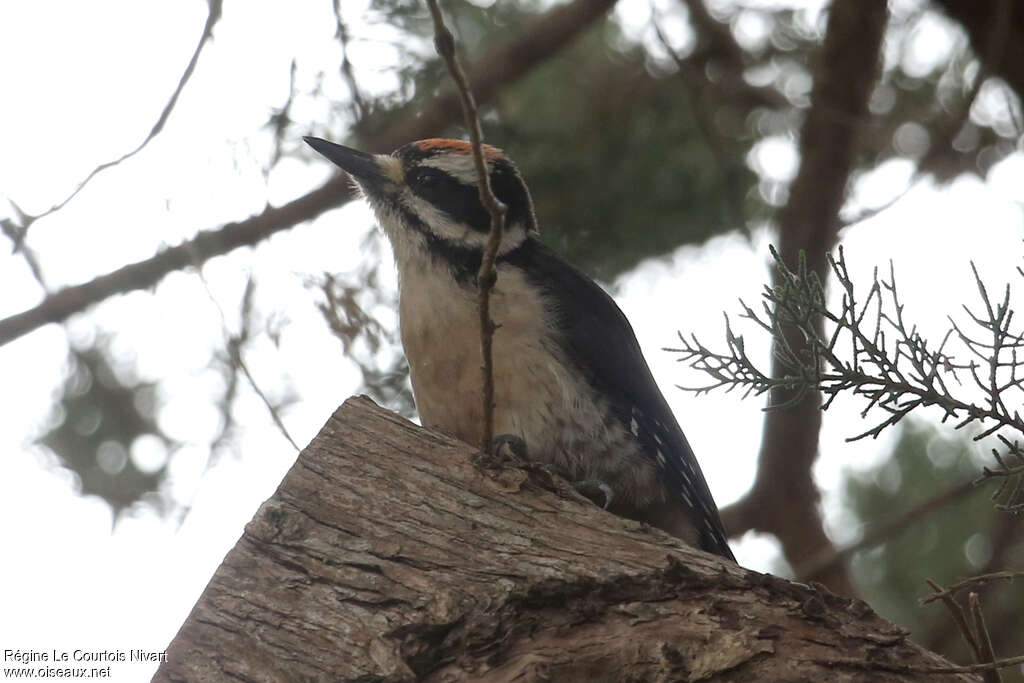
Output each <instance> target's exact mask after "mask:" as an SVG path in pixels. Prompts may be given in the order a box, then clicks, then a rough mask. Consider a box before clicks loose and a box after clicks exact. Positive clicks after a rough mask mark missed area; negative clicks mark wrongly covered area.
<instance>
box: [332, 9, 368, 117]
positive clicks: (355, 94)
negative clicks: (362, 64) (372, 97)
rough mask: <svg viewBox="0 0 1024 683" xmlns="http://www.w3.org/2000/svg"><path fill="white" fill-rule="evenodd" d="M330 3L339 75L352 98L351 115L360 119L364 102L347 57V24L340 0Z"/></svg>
mask: <svg viewBox="0 0 1024 683" xmlns="http://www.w3.org/2000/svg"><path fill="white" fill-rule="evenodd" d="M331 3H332V5H333V6H334V20H335V22H337V28H336V29H335V32H334V37H335V38H337V39H338V42H340V43H341V77H342V78H343V79H344V80H345V85H347V86H348V91H349V96H350V97H351V98H352V116H353V118H354V119H355V120H356V121H361V120H362V119H363V118H364V117H365V116H366V102H365V100H363V95H362V92H361V91H360V89H359V83H358V82H357V81H356V75H355V72H354V71H353V70H352V61H351V60H350V59H349V57H348V42H349V35H348V25H347V24H345V20H344V19H343V18H342V16H341V0H331Z"/></svg>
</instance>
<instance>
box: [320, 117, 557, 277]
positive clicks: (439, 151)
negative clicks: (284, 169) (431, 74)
mask: <svg viewBox="0 0 1024 683" xmlns="http://www.w3.org/2000/svg"><path fill="white" fill-rule="evenodd" d="M303 139H304V140H305V141H306V143H307V144H309V145H310V146H311V147H312V148H313V149H315V150H316V151H317V152H319V153H320V154H322V155H323V156H325V157H326V158H327V159H329V160H330V161H332V162H333V163H334V164H336V165H337V166H339V167H341V168H342V169H343V170H344V171H346V172H347V173H348V174H349V175H350V176H352V179H353V180H354V181H355V183H356V184H357V185H358V187H359V189H360V190H361V191H362V193H363V195H364V196H365V197H366V199H367V201H368V202H369V203H370V206H371V207H372V208H373V210H374V213H375V214H376V216H377V220H378V221H379V223H380V225H381V228H383V230H384V232H385V233H386V234H387V236H388V238H389V239H390V240H391V243H392V246H393V248H394V251H395V257H396V260H397V261H398V266H399V270H400V271H401V270H402V268H403V267H405V266H407V265H408V264H410V263H413V262H415V261H416V259H419V258H421V257H422V256H423V255H427V256H429V257H431V258H433V259H435V260H436V259H438V258H440V259H443V260H445V261H447V262H449V265H451V264H454V267H456V268H457V272H456V274H457V275H458V274H459V273H460V272H463V271H465V272H469V271H473V272H475V270H473V268H472V264H473V263H474V262H475V263H477V264H479V262H480V255H481V254H482V253H483V249H484V245H485V244H486V242H487V237H488V233H489V231H490V227H491V216H490V214H489V213H488V211H487V209H486V208H485V207H484V205H483V203H482V202H481V201H480V196H479V190H478V188H477V174H476V168H475V166H474V162H473V153H472V148H471V147H470V145H469V143H467V142H463V141H461V140H448V139H442V138H431V139H428V140H419V141H417V142H411V143H409V144H407V145H403V146H402V147H399V148H398V149H397V150H395V151H394V152H392V153H391V154H368V153H366V152H361V151H358V150H355V149H352V148H350V147H345V146H343V145H338V144H335V143H333V142H328V141H327V140H322V139H320V138H314V137H306V138H303ZM483 152H484V161H485V163H486V165H487V169H488V172H489V173H490V180H491V188H492V190H493V192H494V194H495V196H496V197H497V198H498V199H499V200H501V202H502V203H504V204H505V206H506V207H507V213H506V217H505V232H504V234H503V236H502V241H501V245H500V247H499V249H498V254H499V255H501V254H504V253H507V252H508V251H511V250H512V249H514V248H516V247H517V246H519V245H520V244H522V242H523V241H525V240H526V239H527V238H528V237H530V236H533V235H536V234H537V220H536V218H535V216H534V212H533V201H532V200H531V198H530V192H529V190H528V189H527V187H526V183H524V182H523V179H522V177H521V176H520V175H519V171H518V169H517V168H516V166H515V164H513V163H512V161H511V160H510V159H509V158H508V157H506V156H505V155H504V153H503V152H502V151H501V150H499V149H497V148H495V147H491V146H489V145H484V146H483Z"/></svg>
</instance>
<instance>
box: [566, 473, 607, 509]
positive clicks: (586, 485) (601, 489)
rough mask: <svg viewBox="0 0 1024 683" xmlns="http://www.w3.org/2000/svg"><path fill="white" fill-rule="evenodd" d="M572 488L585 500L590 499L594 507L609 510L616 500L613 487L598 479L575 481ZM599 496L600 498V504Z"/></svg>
mask: <svg viewBox="0 0 1024 683" xmlns="http://www.w3.org/2000/svg"><path fill="white" fill-rule="evenodd" d="M572 487H573V488H574V489H576V492H577V493H579V494H580V495H581V496H583V497H584V498H588V499H589V500H590V501H591V502H593V503H594V505H597V506H598V507H600V508H602V509H604V510H607V509H608V506H609V505H611V504H612V501H613V500H615V492H614V491H613V490H612V487H611V486H609V485H608V484H606V483H604V482H603V481H598V480H597V479H581V480H579V481H574V482H573V484H572ZM598 496H600V501H603V502H599V499H598Z"/></svg>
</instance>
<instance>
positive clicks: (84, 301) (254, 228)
mask: <svg viewBox="0 0 1024 683" xmlns="http://www.w3.org/2000/svg"><path fill="white" fill-rule="evenodd" d="M614 4H615V0H574V1H573V2H570V3H568V4H566V5H559V6H558V7H555V8H554V9H552V10H549V11H548V12H546V13H544V14H543V15H541V16H540V17H538V18H537V19H536V20H535V21H534V23H533V25H532V26H530V27H528V28H527V29H526V30H524V31H523V33H522V35H520V36H519V37H518V38H517V39H515V40H513V41H511V42H509V43H507V44H506V45H504V46H501V47H499V48H497V49H495V50H494V51H492V52H490V53H488V54H487V55H486V56H485V57H484V58H482V59H480V60H479V61H478V62H477V65H476V67H475V68H474V69H473V72H472V74H471V79H472V81H473V83H475V84H476V97H477V100H478V101H479V102H486V101H489V100H490V99H491V98H493V97H494V96H495V95H497V93H498V92H499V91H500V90H501V88H503V87H506V86H508V85H509V84H511V83H513V82H515V81H517V80H518V79H519V78H521V77H523V76H524V75H526V74H527V73H529V72H530V71H531V70H532V69H534V68H535V67H537V66H538V65H540V64H541V63H543V62H544V60H546V59H548V58H549V57H551V56H552V55H554V54H555V53H556V52H558V51H559V50H560V49H561V48H562V47H564V46H565V45H566V44H567V43H568V42H569V41H571V40H572V39H573V38H575V37H576V36H577V35H578V34H579V33H580V31H582V30H583V29H584V28H586V27H587V26H589V25H590V24H592V23H593V22H594V21H596V20H597V19H599V18H600V17H602V16H604V14H605V13H606V12H607V11H608V10H609V9H610V8H611V7H612V6H613V5H614ZM459 106H460V105H459V101H458V95H456V94H452V93H449V94H447V95H443V96H441V97H440V98H438V99H437V100H436V101H435V102H434V103H433V104H432V105H431V106H427V107H425V108H424V109H423V110H422V111H421V112H419V115H417V116H415V117H410V118H409V119H407V120H405V121H403V122H401V123H399V124H397V125H394V126H392V127H390V128H388V129H387V130H386V131H384V132H383V133H382V134H380V135H376V136H373V137H371V138H369V139H368V140H367V141H366V144H365V145H364V146H363V148H364V149H367V150H368V151H384V150H392V149H394V148H395V147H398V146H399V145H402V144H404V143H406V142H408V141H409V140H416V139H419V138H424V137H429V136H430V135H435V134H437V133H438V132H439V131H441V130H443V129H444V128H445V127H447V126H449V125H451V124H452V122H453V121H455V120H457V117H458V115H459ZM354 197H355V195H354V194H353V191H352V188H351V187H350V185H349V181H348V179H347V177H346V176H344V175H343V174H338V175H336V176H334V177H333V178H331V179H330V180H328V181H327V182H326V183H325V184H324V185H322V186H320V187H318V188H317V189H315V190H312V191H311V192H309V193H307V194H305V195H303V196H302V197H299V198H298V199H295V200H293V201H291V202H288V203H287V204H284V205H282V206H280V207H270V206H268V207H267V208H266V209H264V211H263V212H262V213H260V214H258V215H256V216H252V217H251V218H247V219H245V220H242V221H238V222H236V223H228V224H227V225H223V226H220V227H218V228H213V229H209V230H201V231H199V232H198V234H197V235H196V236H195V237H194V238H192V239H191V240H188V241H186V242H183V243H181V244H179V245H177V246H174V247H170V248H168V249H165V250H163V251H161V252H159V253H157V254H156V255H154V256H152V257H150V258H148V259H145V260H143V261H139V262H137V263H133V264H130V265H127V266H123V267H121V268H119V269H117V270H114V271H112V272H110V273H107V274H105V275H100V276H98V277H96V278H94V279H93V280H90V281H89V282H86V283H84V284H81V285H76V286H73V287H68V288H65V289H63V290H61V291H59V292H56V293H55V294H53V295H51V296H47V297H46V298H45V299H44V300H43V301H42V302H41V303H40V304H38V305H37V306H35V307H33V308H31V309H29V310H27V311H22V312H21V313H16V314H14V315H12V316H9V317H7V318H4V319H2V320H0V345H3V344H6V343H7V342H9V341H11V340H13V339H17V338H18V337H21V336H22V335H25V334H27V333H29V332H31V331H32V330H35V329H37V328H39V327H41V326H43V325H45V324H47V323H51V322H62V321H64V320H66V319H67V318H68V316H70V315H72V314H74V313H79V312H81V311H83V310H85V309H86V308H88V307H89V306H91V305H92V304H95V303H97V302H99V301H102V300H103V299H106V298H107V297H110V296H113V295H115V294H123V293H125V292H129V291H132V290H135V289H144V288H146V287H150V286H152V285H154V284H156V283H157V282H159V281H160V280H161V279H162V278H163V277H164V276H165V275H167V274H168V273H170V272H173V271H175V270H180V269H182V268H186V267H188V266H190V265H192V264H193V262H199V263H202V262H204V261H206V260H207V259H209V258H212V257H214V256H219V255H221V254H226V253H227V252H229V251H231V250H232V249H236V248H238V247H242V246H249V245H252V244H255V243H257V242H259V241H261V240H263V239H265V238H267V237H269V236H270V235H272V234H274V233H276V232H279V231H281V230H286V229H288V228H290V227H292V226H293V225H296V224H298V223H301V222H303V221H307V220H310V219H312V218H315V217H316V216H318V215H320V214H321V213H323V212H324V211H327V210H328V209H331V208H334V207H336V206H340V205H342V204H345V203H346V202H349V201H351V200H352V199H353V198H354Z"/></svg>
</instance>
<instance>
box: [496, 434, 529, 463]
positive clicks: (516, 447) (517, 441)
mask: <svg viewBox="0 0 1024 683" xmlns="http://www.w3.org/2000/svg"><path fill="white" fill-rule="evenodd" d="M491 451H492V452H493V453H494V455H496V456H499V457H510V456H512V457H516V458H521V459H523V460H526V459H527V449H526V442H525V441H523V439H522V438H521V437H519V436H516V435H515V434H499V435H498V436H496V437H494V440H492V441H491Z"/></svg>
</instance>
